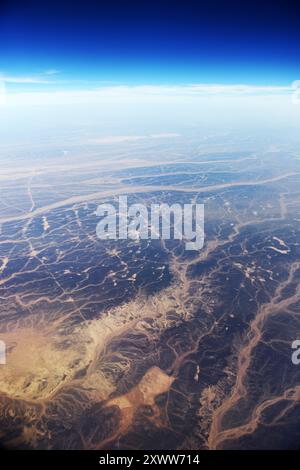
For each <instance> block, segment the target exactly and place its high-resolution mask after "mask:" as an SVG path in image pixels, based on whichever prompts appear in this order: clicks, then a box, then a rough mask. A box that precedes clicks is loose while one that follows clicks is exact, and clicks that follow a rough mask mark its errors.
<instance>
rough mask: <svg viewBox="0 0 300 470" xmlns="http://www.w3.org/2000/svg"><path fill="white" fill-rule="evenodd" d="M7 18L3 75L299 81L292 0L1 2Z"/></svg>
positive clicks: (299, 33)
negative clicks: (55, 71)
mask: <svg viewBox="0 0 300 470" xmlns="http://www.w3.org/2000/svg"><path fill="white" fill-rule="evenodd" d="M298 3H299V2H298ZM0 17H1V19H0V71H1V72H2V73H5V74H6V75H7V74H10V75H23V76H24V75H30V74H31V75H32V74H40V73H42V72H43V71H45V70H48V69H58V70H59V71H61V73H60V74H59V79H60V80H67V81H68V80H70V81H72V82H73V81H74V83H75V82H77V84H79V83H82V86H84V82H85V81H86V80H87V81H94V80H95V81H97V82H101V81H102V82H104V83H105V82H112V83H126V84H131V83H134V84H143V83H147V84H149V83H153V84H157V83H196V82H197V83H198V82H214V83H257V84H289V83H290V82H291V81H293V80H296V79H300V5H299V7H297V6H296V2H291V1H289V0H285V1H278V0H273V1H265V2H264V1H247V0H246V1H240V2H233V1H227V2H226V1H214V0H207V1H206V2H202V1H200V0H199V1H195V0H186V1H180V2H178V1H175V0H173V1H167V0H158V1H156V0H152V1H145V0H140V1H139V2H136V1H130V0H128V1H126V0H123V1H122V0H120V1H116V0H109V1H107V2H105V1H101V0H99V1H91V0H85V1H81V2H76V1H73V2H71V1H70V2H69V1H66V0H61V1H59V2H58V1H56V0H52V1H48V0H44V1H32V0H27V1H26V2H25V1H14V0H3V1H2V3H1V6H0ZM56 78H58V75H57V76H56Z"/></svg>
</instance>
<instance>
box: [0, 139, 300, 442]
mask: <svg viewBox="0 0 300 470" xmlns="http://www.w3.org/2000/svg"><path fill="white" fill-rule="evenodd" d="M47 148H48V149H49V146H48V147H47ZM297 148H298V149H299V146H298V147H297V146H296V145H294V144H293V143H289V144H285V145H274V144H272V142H268V141H264V140H263V139H261V140H260V139H253V141H252V140H251V139H250V138H249V139H248V140H247V139H244V140H242V139H241V140H239V139H238V138H237V139H236V140H234V139H233V140H232V137H228V138H227V139H226V137H218V138H216V137H214V138H211V139H207V140H206V141H198V140H197V136H195V135H193V136H191V137H189V138H183V137H182V136H180V135H177V134H176V133H174V134H162V135H151V136H145V137H144V138H141V137H140V136H136V137H134V136H129V137H126V136H120V137H117V138H116V137H114V138H106V139H100V141H99V142H97V141H95V142H93V143H91V144H90V145H86V146H85V147H84V146H82V147H80V146H76V145H75V144H74V146H72V145H71V144H70V145H69V147H67V150H64V147H62V146H60V145H59V142H58V143H57V144H56V143H55V142H53V144H52V146H51V147H50V150H48V151H47V152H45V151H44V150H43V149H44V147H43V143H41V144H40V146H39V145H37V146H36V147H30V146H28V147H26V146H25V147H22V149H21V148H20V147H19V146H17V145H16V147H15V148H9V149H5V148H3V147H2V148H1V152H2V153H3V154H6V155H8V154H9V158H8V159H7V162H8V164H7V165H4V166H2V167H1V168H0V224H1V231H0V301H1V302H0V339H1V340H2V341H4V342H5V344H6V348H7V350H6V360H7V363H6V365H0V441H1V445H2V446H4V447H7V448H26V449H27V448H29V449H31V448H34V449H61V448H63V449H136V448H138V449H270V448H272V449H273V448H291V449H293V448H298V447H299V443H300V426H299V424H300V366H296V365H294V364H293V363H292V361H291V354H292V349H291V344H292V342H293V341H294V340H295V339H300V284H299V280H300V153H299V151H298V153H297ZM50 157H51V158H50ZM118 195H127V196H128V202H129V203H133V202H139V203H141V202H142V203H144V204H146V205H147V206H148V205H150V204H151V203H154V202H157V203H162V202H166V203H168V204H173V203H176V202H177V203H178V202H179V203H182V204H183V203H189V202H194V203H195V202H198V203H203V204H204V205H205V245H204V248H203V249H201V250H199V251H186V250H185V249H184V243H183V242H179V241H174V240H173V241H172V240H170V241H162V240H122V241H121V240H119V241H113V240H105V241H104V240H99V239H98V238H97V236H96V225H97V223H98V218H97V216H96V215H95V210H96V208H97V206H98V205H99V204H100V203H102V202H110V203H114V202H117V197H118Z"/></svg>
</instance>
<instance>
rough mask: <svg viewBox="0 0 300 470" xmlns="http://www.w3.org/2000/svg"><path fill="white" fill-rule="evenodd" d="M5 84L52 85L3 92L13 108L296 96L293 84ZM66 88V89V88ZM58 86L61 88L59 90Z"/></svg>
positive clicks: (31, 79)
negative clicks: (49, 86)
mask: <svg viewBox="0 0 300 470" xmlns="http://www.w3.org/2000/svg"><path fill="white" fill-rule="evenodd" d="M1 80H2V82H4V84H5V83H8V84H9V83H20V84H26V83H27V84H29V83H31V84H35V83H36V84H41V83H42V84H47V83H49V84H51V89H50V88H47V89H44V91H41V90H40V89H39V90H32V89H31V90H28V91H25V90H24V88H23V89H20V90H19V91H18V90H17V89H14V90H9V88H8V87H7V90H6V104H7V105H12V106H18V105H26V106H27V105H29V106H30V105H39V104H41V105H44V104H55V103H58V104H62V103H65V104H72V103H96V102H98V103H100V102H102V103H106V102H108V101H110V102H112V101H114V102H120V101H123V100H125V101H127V100H128V101H129V102H133V101H134V100H136V101H137V102H138V101H141V100H146V101H147V100H154V99H159V100H169V99H173V98H178V99H181V98H182V99H184V100H187V99H188V98H190V99H193V100H194V99H196V98H199V99H200V98H207V99H211V98H213V97H216V98H220V97H224V98H226V97H237V98H247V97H252V96H255V97H258V98H261V97H264V98H270V99H271V98H274V97H288V98H289V97H290V96H292V95H293V94H294V93H295V88H293V84H291V85H290V86H273V85H272V86H258V85H247V84H232V85H227V84H226V85H224V84H206V83H198V84H197V83H196V84H183V85H136V86H129V85H110V86H101V87H98V88H91V86H90V87H89V88H88V85H87V88H85V89H70V88H69V86H70V85H73V86H74V83H73V84H72V82H63V81H57V82H56V81H53V80H50V81H47V80H44V79H42V78H40V77H12V76H5V75H3V76H2V77H1V76H0V81H1ZM67 86H68V88H67ZM58 87H60V88H58ZM62 87H63V88H62Z"/></svg>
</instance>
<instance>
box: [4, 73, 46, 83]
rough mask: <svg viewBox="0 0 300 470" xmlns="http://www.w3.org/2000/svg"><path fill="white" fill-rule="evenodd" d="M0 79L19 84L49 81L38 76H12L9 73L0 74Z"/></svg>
mask: <svg viewBox="0 0 300 470" xmlns="http://www.w3.org/2000/svg"><path fill="white" fill-rule="evenodd" d="M0 80H1V81H2V82H4V83H20V84H26V83H27V84H39V83H42V84H48V83H51V82H50V81H49V80H45V79H42V78H39V77H20V76H18V77H16V76H15V77H14V76H10V75H0Z"/></svg>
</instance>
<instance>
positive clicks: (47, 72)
mask: <svg viewBox="0 0 300 470" xmlns="http://www.w3.org/2000/svg"><path fill="white" fill-rule="evenodd" d="M44 73H45V75H57V74H58V73H60V70H57V69H48V70H45V72H44Z"/></svg>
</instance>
